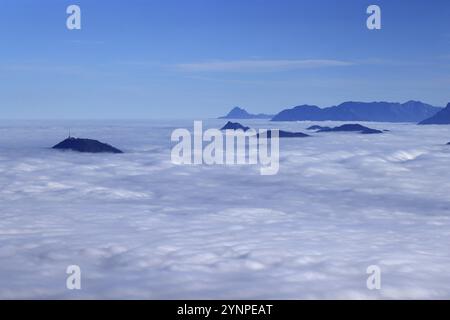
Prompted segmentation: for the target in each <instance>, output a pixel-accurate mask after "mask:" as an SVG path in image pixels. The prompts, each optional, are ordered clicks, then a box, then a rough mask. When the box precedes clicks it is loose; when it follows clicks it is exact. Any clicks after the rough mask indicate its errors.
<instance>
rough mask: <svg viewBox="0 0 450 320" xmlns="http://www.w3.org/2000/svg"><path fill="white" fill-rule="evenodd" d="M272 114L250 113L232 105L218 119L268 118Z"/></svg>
mask: <svg viewBox="0 0 450 320" xmlns="http://www.w3.org/2000/svg"><path fill="white" fill-rule="evenodd" d="M272 117H273V115H270V114H264V113H259V114H251V113H248V112H247V110H245V109H243V108H239V107H234V108H233V109H232V110H231V111H230V112H229V113H228V114H227V115H226V116H224V117H220V118H219V119H270V118H272Z"/></svg>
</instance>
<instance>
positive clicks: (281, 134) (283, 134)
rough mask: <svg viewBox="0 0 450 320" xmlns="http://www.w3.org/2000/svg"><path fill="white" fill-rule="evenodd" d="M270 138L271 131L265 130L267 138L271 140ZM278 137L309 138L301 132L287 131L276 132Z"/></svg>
mask: <svg viewBox="0 0 450 320" xmlns="http://www.w3.org/2000/svg"><path fill="white" fill-rule="evenodd" d="M259 135H260V134H259V133H258V135H257V136H258V138H259ZM271 137H272V130H267V138H271ZM278 137H279V138H306V137H310V135H307V134H305V133H303V132H289V131H283V130H278Z"/></svg>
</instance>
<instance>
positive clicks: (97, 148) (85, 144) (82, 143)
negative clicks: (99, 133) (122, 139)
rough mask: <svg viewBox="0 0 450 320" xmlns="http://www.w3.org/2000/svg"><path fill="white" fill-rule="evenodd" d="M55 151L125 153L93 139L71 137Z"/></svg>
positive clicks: (59, 144) (57, 146)
mask: <svg viewBox="0 0 450 320" xmlns="http://www.w3.org/2000/svg"><path fill="white" fill-rule="evenodd" d="M53 149H59V150H72V151H78V152H89V153H101V152H108V153H123V152H122V151H121V150H119V149H116V148H114V147H112V146H110V145H109V144H106V143H102V142H100V141H97V140H91V139H79V138H72V137H69V138H67V139H66V140H64V141H62V142H60V143H58V144H57V145H56V146H54V147H53Z"/></svg>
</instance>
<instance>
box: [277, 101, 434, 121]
mask: <svg viewBox="0 0 450 320" xmlns="http://www.w3.org/2000/svg"><path fill="white" fill-rule="evenodd" d="M440 110H442V108H439V107H434V106H431V105H429V104H426V103H422V102H420V101H408V102H406V103H403V104H401V103H392V102H344V103H342V104H340V105H338V106H333V107H329V108H324V109H321V108H319V107H317V106H311V105H302V106H297V107H294V108H292V109H287V110H283V111H281V112H280V113H278V114H277V115H275V116H274V117H273V118H272V121H303V120H304V121H326V120H332V121H374V122H419V121H422V120H424V119H427V118H429V117H431V116H433V115H435V114H436V113H437V112H439V111H440Z"/></svg>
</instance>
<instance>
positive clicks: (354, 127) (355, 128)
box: [317, 124, 383, 134]
mask: <svg viewBox="0 0 450 320" xmlns="http://www.w3.org/2000/svg"><path fill="white" fill-rule="evenodd" d="M317 132H359V133H362V134H377V133H383V131H380V130H376V129H371V128H368V127H365V126H362V125H360V124H344V125H342V126H339V127H334V128H329V127H323V128H322V129H319V131H317Z"/></svg>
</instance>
